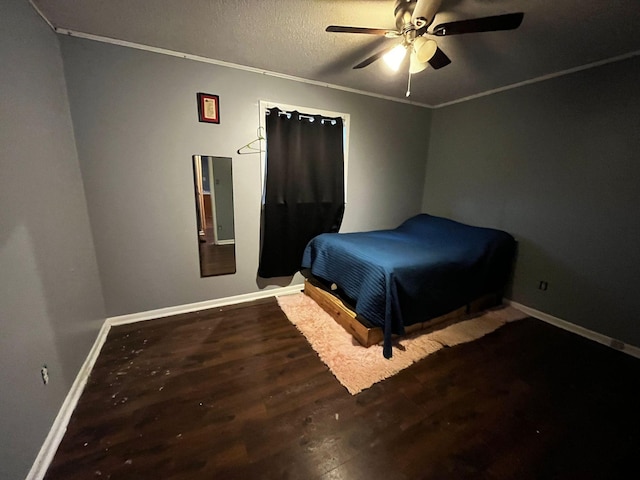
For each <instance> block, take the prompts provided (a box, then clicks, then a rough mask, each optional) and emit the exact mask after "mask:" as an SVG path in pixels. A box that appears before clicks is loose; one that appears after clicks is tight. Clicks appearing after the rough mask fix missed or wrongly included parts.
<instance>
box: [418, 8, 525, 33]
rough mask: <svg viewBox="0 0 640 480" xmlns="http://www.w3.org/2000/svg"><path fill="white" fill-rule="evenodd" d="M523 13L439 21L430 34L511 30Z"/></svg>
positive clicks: (517, 23)
mask: <svg viewBox="0 0 640 480" xmlns="http://www.w3.org/2000/svg"><path fill="white" fill-rule="evenodd" d="M523 18H524V13H522V12H518V13H507V14H504V15H494V16H492V17H482V18H472V19H470V20H460V21H457V22H448V23H441V24H440V25H437V26H436V27H435V28H434V29H433V32H432V33H431V34H432V35H437V36H439V37H444V36H445V35H461V34H463V33H477V32H494V31H497V30H513V29H515V28H518V27H519V26H520V24H521V23H522V19H523Z"/></svg>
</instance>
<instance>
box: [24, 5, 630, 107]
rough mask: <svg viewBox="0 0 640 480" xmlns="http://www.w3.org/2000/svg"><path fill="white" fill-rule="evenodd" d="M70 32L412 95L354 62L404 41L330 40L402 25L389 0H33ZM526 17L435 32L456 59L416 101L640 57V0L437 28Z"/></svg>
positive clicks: (386, 73) (471, 9) (438, 100)
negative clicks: (334, 29) (514, 25)
mask: <svg viewBox="0 0 640 480" xmlns="http://www.w3.org/2000/svg"><path fill="white" fill-rule="evenodd" d="M31 2H32V3H33V4H34V5H35V6H36V8H37V9H38V10H39V11H40V13H41V14H42V15H43V16H44V17H45V18H46V19H47V20H48V21H49V22H50V23H51V24H52V25H53V26H54V27H55V28H56V29H58V31H60V32H64V31H66V30H70V31H73V32H82V33H86V34H92V35H97V36H102V37H108V38H112V39H118V40H124V41H128V42H134V43H138V44H142V45H147V46H152V47H159V48H163V49H167V50H173V51H177V52H182V53H187V54H191V55H197V56H201V57H207V58H210V59H214V60H218V61H223V62H230V63H233V64H238V65H243V66H248V67H253V68H257V69H261V70H266V71H270V72H276V73H279V74H285V75H290V76H295V77H300V78H304V79H308V80H314V81H318V82H323V83H327V84H331V85H337V86H341V87H346V88H350V89H355V90H359V91H363V92H370V93H373V94H377V95H383V96H388V97H395V98H398V99H405V91H406V89H407V78H408V74H407V73H406V68H408V67H405V70H404V71H402V70H401V71H400V72H398V73H392V72H391V71H390V70H388V69H387V68H386V66H385V65H384V63H383V62H381V61H378V62H375V63H374V64H372V65H370V66H369V67H366V68H364V69H361V70H353V69H352V66H353V65H355V64H357V63H359V62H360V61H361V60H363V59H364V58H366V57H368V56H370V55H372V54H373V53H375V52H376V51H377V50H379V49H381V48H382V46H386V45H389V42H398V40H394V39H387V38H384V37H374V36H369V35H355V34H341V33H327V32H325V27H326V26H327V25H331V24H333V25H352V26H366V27H379V28H388V29H395V21H394V16H393V7H394V1H393V0H365V1H360V0H217V1H214V0H109V1H105V0H31ZM519 11H521V12H524V13H525V16H524V21H523V23H522V25H521V26H520V28H518V29H517V30H512V31H503V32H491V33H475V34H467V35H458V36H450V37H437V41H438V45H439V47H440V48H441V49H442V50H443V51H444V52H445V53H446V54H447V55H448V56H449V57H450V58H451V60H452V63H451V64H450V65H448V66H447V67H445V68H442V69H439V70H433V69H431V68H427V69H426V70H425V71H423V72H420V73H418V74H415V75H414V76H413V77H412V81H411V97H410V98H409V100H411V101H413V102H417V103H421V104H425V105H430V106H437V105H442V104H446V103H449V102H452V101H456V100H459V99H462V98H466V97H469V96H474V95H479V94H482V93H483V92H487V91H491V90H495V89H498V88H502V87H506V86H509V85H513V84H517V83H520V82H524V81H527V80H531V79H535V78H539V77H542V76H547V75H552V74H556V73H558V72H563V71H566V70H571V69H575V68H579V67H581V66H585V65H589V64H592V63H595V62H602V61H605V60H607V59H611V58H617V57H621V56H625V55H630V54H633V53H634V52H639V51H640V34H639V33H638V31H639V30H640V1H639V0H615V1H611V0H563V1H559V0H443V1H442V5H441V7H440V9H439V11H438V14H437V15H436V18H435V21H434V23H433V25H436V24H438V23H443V22H447V21H453V20H462V19H467V18H475V17H483V16H489V15H498V14H502V13H510V12H519Z"/></svg>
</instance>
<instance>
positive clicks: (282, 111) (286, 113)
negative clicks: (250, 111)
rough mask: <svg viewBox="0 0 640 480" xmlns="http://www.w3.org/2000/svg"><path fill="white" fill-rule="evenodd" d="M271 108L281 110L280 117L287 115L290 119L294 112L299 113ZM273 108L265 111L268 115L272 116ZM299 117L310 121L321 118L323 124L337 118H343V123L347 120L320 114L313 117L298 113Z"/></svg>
mask: <svg viewBox="0 0 640 480" xmlns="http://www.w3.org/2000/svg"><path fill="white" fill-rule="evenodd" d="M271 108H277V109H278V110H280V112H279V113H278V115H286V116H287V117H290V116H291V113H292V112H293V111H296V112H298V111H297V110H291V111H288V110H282V109H281V108H280V107H271ZM271 108H267V109H266V110H265V113H266V115H270V114H271ZM298 116H299V117H300V118H306V119H308V120H315V117H320V118H321V121H322V122H323V123H324V122H325V121H328V120H332V121H335V119H336V118H342V121H344V120H345V119H344V118H343V117H341V116H340V115H338V116H337V117H325V116H324V115H319V114H318V115H313V114H311V113H300V112H298Z"/></svg>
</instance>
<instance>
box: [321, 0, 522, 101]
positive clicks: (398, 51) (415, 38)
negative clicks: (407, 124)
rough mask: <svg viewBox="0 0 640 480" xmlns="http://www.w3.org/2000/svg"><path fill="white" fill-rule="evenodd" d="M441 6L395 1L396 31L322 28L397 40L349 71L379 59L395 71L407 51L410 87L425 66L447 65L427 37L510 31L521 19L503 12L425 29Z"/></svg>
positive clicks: (430, 0) (434, 0)
mask: <svg viewBox="0 0 640 480" xmlns="http://www.w3.org/2000/svg"><path fill="white" fill-rule="evenodd" d="M441 3H442V0H396V2H395V7H394V10H393V12H394V15H395V19H396V27H397V29H396V30H386V29H382V28H367V27H345V26H340V25H330V26H328V27H327V28H326V31H327V32H338V33H360V34H366V35H381V36H385V37H387V38H399V39H401V42H400V43H397V44H395V45H391V46H389V47H387V48H385V49H383V50H381V51H379V52H377V53H375V54H373V55H371V56H370V57H368V58H366V59H364V60H363V61H362V62H360V63H359V64H357V65H356V66H355V67H353V68H354V69H359V68H364V67H366V66H368V65H371V64H372V63H373V62H375V61H376V60H378V59H380V58H383V59H384V60H385V62H386V63H387V64H388V65H389V66H390V67H391V68H392V69H394V70H396V71H397V70H398V68H399V67H400V64H401V63H402V60H403V59H404V57H405V56H406V54H407V52H410V57H409V85H410V84H411V74H413V73H418V72H421V71H422V70H424V69H425V68H427V65H431V67H432V68H434V69H439V68H442V67H446V66H447V65H449V64H450V63H451V60H450V59H449V57H448V56H447V55H446V54H445V53H444V52H443V51H442V50H440V48H439V47H438V44H437V42H436V41H435V40H433V39H431V38H428V37H430V36H435V37H444V36H448V35H461V34H463V33H477V32H493V31H497V30H513V29H515V28H518V27H519V26H520V24H521V23H522V19H523V17H524V13H522V12H518V13H507V14H504V15H494V16H491V17H481V18H474V19H470V20H459V21H455V22H447V23H441V24H439V25H436V26H435V27H434V28H432V29H431V30H428V27H430V26H431V24H432V23H433V20H434V18H435V15H436V13H437V12H438V9H439V8H440V4H441ZM409 94H410V89H408V90H407V97H408V96H409Z"/></svg>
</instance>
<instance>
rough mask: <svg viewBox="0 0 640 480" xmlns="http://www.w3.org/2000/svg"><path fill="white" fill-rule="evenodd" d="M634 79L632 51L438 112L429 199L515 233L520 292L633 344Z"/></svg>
mask: <svg viewBox="0 0 640 480" xmlns="http://www.w3.org/2000/svg"><path fill="white" fill-rule="evenodd" d="M638 79H640V59H639V58H637V57H636V58H635V59H630V60H626V61H621V62H617V63H613V64H608V65H605V66H602V67H599V68H594V69H590V70H586V71H582V72H579V73H574V74H572V75H568V76H564V77H560V78H556V79H552V80H548V81H545V82H541V83H536V84H533V85H530V86H525V87H521V88H518V89H514V90H509V91H506V92H503V93H500V94H496V95H491V96H488V97H483V98H480V99H476V100H474V101H469V102H465V103H462V104H458V105H453V106H449V107H445V108H441V109H438V110H434V112H433V127H432V131H431V142H430V148H429V156H428V161H427V173H426V177H425V190H424V202H423V210H424V211H426V212H429V213H434V214H438V215H445V216H450V217H452V218H455V219H458V220H461V221H465V222H469V223H472V224H477V225H486V226H494V227H498V228H502V229H505V230H507V231H509V232H511V233H512V234H514V235H515V236H516V238H517V239H518V241H519V249H520V254H519V258H518V262H517V268H516V271H515V278H514V285H513V292H512V293H511V296H512V298H513V300H515V301H517V302H520V303H523V304H525V305H527V306H530V307H533V308H536V309H539V310H542V311H544V312H546V313H549V314H552V315H555V316H557V317H560V318H562V319H564V320H567V321H569V322H572V323H575V324H578V325H582V326H584V327H586V328H588V329H591V330H594V331H597V332H600V333H603V334H606V335H609V336H612V337H614V338H618V339H621V340H624V341H626V342H628V343H631V344H634V345H636V346H638V345H640V328H638V326H637V320H638V312H639V311H640V295H638V293H637V289H638V285H639V284H640V248H639V246H640V212H639V209H640V188H639V180H640V89H639V88H638ZM540 280H546V281H548V282H549V289H548V290H547V291H546V292H542V291H540V290H538V289H537V287H538V282H539V281H540Z"/></svg>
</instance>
